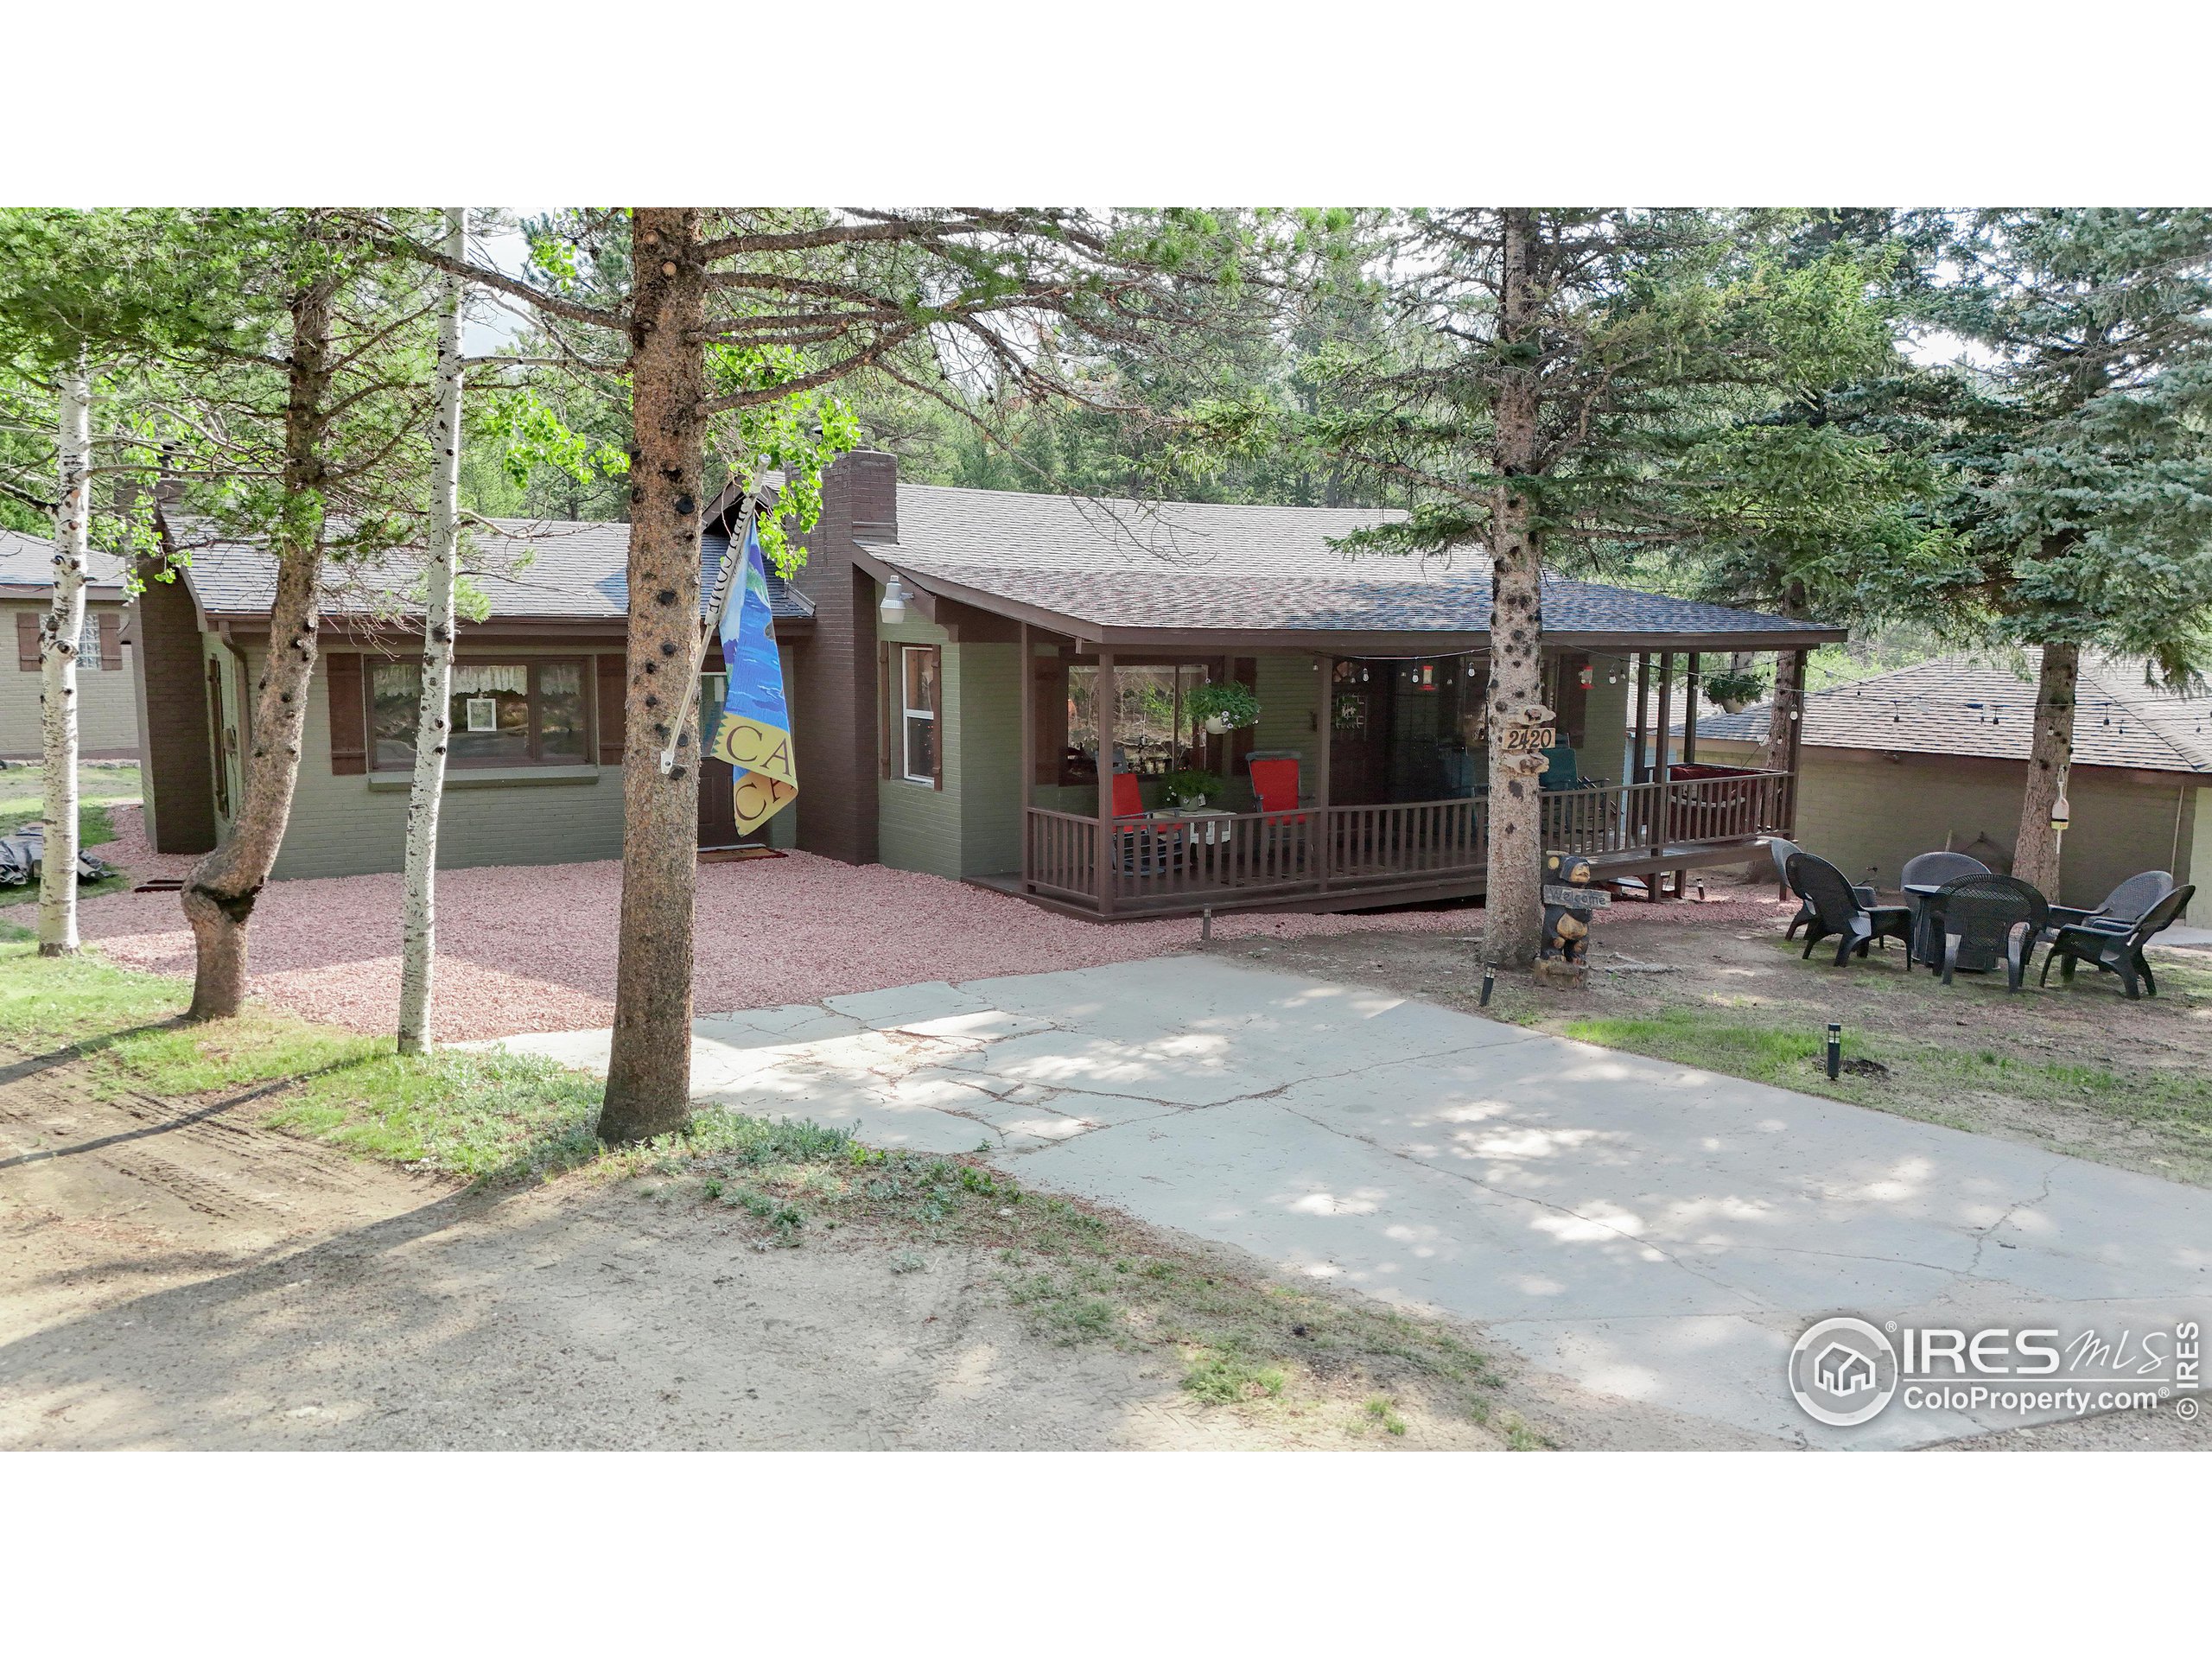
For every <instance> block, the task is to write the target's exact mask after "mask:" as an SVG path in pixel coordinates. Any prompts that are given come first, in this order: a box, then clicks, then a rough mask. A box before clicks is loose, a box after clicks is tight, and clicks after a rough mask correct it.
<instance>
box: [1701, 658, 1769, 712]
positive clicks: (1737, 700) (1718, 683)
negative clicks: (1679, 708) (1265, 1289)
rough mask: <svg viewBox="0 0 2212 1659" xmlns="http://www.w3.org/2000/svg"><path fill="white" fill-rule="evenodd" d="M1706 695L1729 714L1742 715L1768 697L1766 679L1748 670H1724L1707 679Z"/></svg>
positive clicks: (1709, 675) (1708, 676)
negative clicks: (1762, 698) (1764, 697)
mask: <svg viewBox="0 0 2212 1659" xmlns="http://www.w3.org/2000/svg"><path fill="white" fill-rule="evenodd" d="M1705 695H1706V696H1707V698H1708V699H1709V700H1711V701H1712V702H1713V703H1714V704H1715V705H1717V706H1718V707H1719V708H1720V709H1724V710H1725V711H1726V712H1727V713H1729V714H1732V715H1740V714H1741V713H1743V712H1744V710H1745V709H1748V708H1750V707H1751V705H1752V704H1753V703H1755V702H1758V700H1759V699H1760V698H1761V697H1763V696H1765V695H1766V677H1765V676H1764V674H1754V673H1753V672H1752V671H1751V670H1750V669H1748V668H1740V669H1738V668H1727V669H1723V670H1721V671H1720V672H1719V673H1718V674H1708V675H1707V676H1706V677H1705Z"/></svg>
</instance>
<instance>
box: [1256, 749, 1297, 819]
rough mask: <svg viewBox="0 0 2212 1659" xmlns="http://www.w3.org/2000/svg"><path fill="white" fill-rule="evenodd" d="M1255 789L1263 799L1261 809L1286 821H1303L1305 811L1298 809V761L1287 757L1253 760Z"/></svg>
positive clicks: (1269, 815) (1257, 794) (1261, 799)
mask: <svg viewBox="0 0 2212 1659" xmlns="http://www.w3.org/2000/svg"><path fill="white" fill-rule="evenodd" d="M1250 769H1251V773H1252V793H1253V794H1255V795H1256V796H1258V797H1259V799H1260V810H1261V811H1262V812H1264V813H1266V814H1267V815H1268V817H1275V818H1280V819H1281V821H1282V822H1283V823H1305V822H1306V815H1305V814H1304V813H1302V812H1300V810H1298V809H1299V806H1300V801H1299V798H1298V761H1297V759H1296V758H1295V757H1292V758H1290V759H1287V760H1258V759H1255V760H1253V761H1252V763H1251V768H1250Z"/></svg>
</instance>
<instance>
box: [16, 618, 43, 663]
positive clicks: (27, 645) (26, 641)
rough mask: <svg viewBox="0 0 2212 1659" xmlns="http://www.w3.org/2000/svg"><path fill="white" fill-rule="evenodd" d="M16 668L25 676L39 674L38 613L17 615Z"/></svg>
mask: <svg viewBox="0 0 2212 1659" xmlns="http://www.w3.org/2000/svg"><path fill="white" fill-rule="evenodd" d="M16 668H17V669H18V670H20V671H22V672H23V673H25V674H35V673H37V672H38V613H37V612H36V611H17V612H16Z"/></svg>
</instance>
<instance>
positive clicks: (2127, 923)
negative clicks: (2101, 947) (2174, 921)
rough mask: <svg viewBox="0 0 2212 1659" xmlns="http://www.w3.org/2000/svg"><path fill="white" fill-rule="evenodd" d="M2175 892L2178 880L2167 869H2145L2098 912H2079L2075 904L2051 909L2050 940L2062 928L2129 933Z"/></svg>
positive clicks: (2115, 890) (2116, 890) (2115, 891)
mask: <svg viewBox="0 0 2212 1659" xmlns="http://www.w3.org/2000/svg"><path fill="white" fill-rule="evenodd" d="M2173 890H2174V879H2173V877H2172V876H2171V875H2169V874H2166V872H2165V871H2164V870H2145V871H2144V872H2143V873H2142V874H2140V875H2131V876H2129V877H2128V878H2127V880H2125V881H2123V882H2121V883H2120V885H2119V886H2118V887H2114V888H2113V890H2112V891H2111V892H2110V893H2107V894H2106V895H2105V901H2104V903H2102V904H2101V905H2099V906H2097V907H2096V908H2095V909H2094V910H2076V909H2075V908H2074V907H2073V906H2071V905H2053V906H2051V907H2050V919H2051V924H2052V925H2051V926H2050V928H2048V929H2046V930H2045V933H2046V937H2048V936H2050V935H2055V934H2056V932H2057V931H2058V929H2060V928H2062V927H2094V928H2098V929H2101V930H2102V931H2105V932H2107V933H2125V932H2126V931H2127V930H2128V929H2129V928H2131V927H2133V926H2134V925H2135V924H2136V923H2138V922H2139V921H2141V920H2142V919H2143V912H2145V911H2146V910H2148V909H2150V908H2151V906H2153V905H2155V904H2157V903H2158V900H2159V899H2163V898H2164V897H2165V896H2166V895H2167V894H2168V893H2171V892H2172V891H2173Z"/></svg>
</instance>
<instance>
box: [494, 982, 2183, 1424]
mask: <svg viewBox="0 0 2212 1659" xmlns="http://www.w3.org/2000/svg"><path fill="white" fill-rule="evenodd" d="M505 1046H509V1047H512V1048H516V1049H519V1050H524V1051H527V1052H537V1053H543V1054H548V1055H551V1056H553V1057H555V1058H560V1059H563V1060H564V1061H568V1062H569V1063H572V1064H577V1065H586V1066H590V1065H600V1066H603V1065H604V1064H605V1059H606V1052H607V1033H605V1032H603V1031H601V1032H577V1033H555V1034H550V1035H539V1036H531V1037H521V1038H515V1039H508V1041H507V1043H506V1045H505ZM695 1065H696V1074H695V1082H696V1088H697V1090H698V1091H699V1093H700V1094H701V1095H702V1096H705V1097H707V1098H709V1099H715V1100H718V1101H722V1102H726V1103H728V1104H730V1105H732V1106H734V1107H737V1108H740V1109H744V1110H747V1111H750V1112H758V1113H765V1114H770V1115H784V1116H804V1117H811V1118H813V1119H815V1120H817V1122H823V1123H833V1124H840V1125H843V1126H845V1127H848V1128H851V1129H852V1130H853V1131H854V1132H855V1134H857V1135H860V1136H861V1137H862V1138H863V1139H866V1140H868V1141H872V1142H874V1143H875V1144H878V1145H900V1146H910V1147H918V1148H922V1149H928V1150H937V1151H948V1152H950V1151H973V1150H976V1149H978V1148H987V1149H988V1150H990V1151H991V1152H993V1153H995V1154H998V1155H999V1158H1000V1160H1001V1161H1002V1162H1003V1163H1005V1164H1006V1165H1007V1166H1008V1167H1010V1168H1012V1169H1014V1170H1016V1171H1018V1172H1019V1173H1020V1175H1021V1176H1022V1178H1023V1179H1025V1180H1027V1181H1030V1182H1033V1183H1037V1184H1039V1185H1046V1186H1050V1187H1054V1188H1058V1189H1059V1190H1062V1191H1065V1192H1073V1193H1077V1194H1081V1195H1084V1196H1087V1197H1090V1198H1098V1199H1103V1200H1104V1201H1107V1202H1109V1203H1111V1204H1113V1205H1117V1206H1119V1207H1121V1208H1122V1209H1124V1210H1126V1211H1129V1212H1130V1213H1132V1214H1134V1215H1136V1216H1138V1217H1142V1218H1143V1219H1145V1220H1147V1221H1150V1222H1154V1223H1157V1224H1163V1225H1167V1226H1173V1227H1176V1228H1180V1229H1182V1230H1185V1231H1186V1232H1190V1233H1195V1234H1198V1235H1200V1236H1205V1237H1207V1238H1211V1239H1216V1240H1220V1241H1223V1242H1224V1243H1230V1244H1234V1245H1237V1246H1240V1247H1242V1248H1243V1249H1248V1250H1250V1251H1253V1252H1255V1254H1257V1255H1262V1256H1263V1257H1266V1258H1268V1259H1269V1260H1272V1261H1274V1262H1277V1263H1279V1264H1281V1267H1282V1268H1284V1269H1286V1270H1287V1271H1288V1272H1291V1273H1294V1274H1306V1275H1310V1276H1312V1277H1313V1278H1317V1279H1324V1280H1328V1281H1334V1282H1336V1283H1338V1284H1342V1285H1344V1286H1348V1287H1356V1288H1357V1289H1359V1290H1361V1291H1363V1292H1366V1293H1368V1294H1372V1295H1375V1296H1378V1297H1381V1298H1383V1299H1386V1300H1391V1301H1395V1302H1399V1303H1403V1304H1408V1305H1414V1306H1425V1307H1433V1308H1440V1309H1445V1310H1448V1311H1449V1312H1451V1313H1455V1314H1458V1315H1459V1316H1461V1317H1463V1318H1466V1319H1473V1320H1477V1321H1479V1322H1480V1323H1481V1324H1482V1325H1484V1326H1485V1327H1486V1328H1487V1330H1488V1332H1489V1333H1490V1335H1491V1338H1492V1339H1493V1340H1494V1341H1497V1342H1502V1343H1503V1344H1507V1345H1510V1347H1512V1348H1514V1349H1516V1350H1518V1351H1520V1352H1521V1353H1522V1354H1523V1355H1524V1356H1526V1357H1528V1358H1529V1360H1530V1361H1532V1362H1533V1363H1535V1364H1536V1365H1537V1366H1538V1367H1540V1368H1541V1369H1542V1370H1548V1371H1552V1372H1555V1373H1558V1374H1560V1375H1561V1376H1566V1377H1567V1378H1568V1379H1570V1380H1571V1381H1573V1383H1576V1384H1578V1385H1579V1386H1581V1387H1583V1388H1586V1389H1592V1390H1594V1391H1597V1392H1599V1393H1603V1394H1607V1395H1618V1396H1622V1397H1626V1398H1630V1399H1635V1400H1639V1401H1643V1402H1649V1403H1651V1404H1654V1405H1658V1406H1662V1407H1665V1408H1670V1409H1672V1410H1675V1411H1679V1412H1683V1413H1687V1414H1691V1415H1693V1416H1701V1417H1705V1418H1708V1419H1712V1420H1716V1421H1720V1422H1725V1423H1727V1424H1730V1425H1733V1426H1735V1427H1739V1428H1744V1429H1749V1430H1752V1431H1755V1432H1758V1433H1768V1434H1772V1435H1776V1436H1778V1437H1781V1438H1783V1439H1786V1440H1793V1441H1799V1442H1803V1443H1809V1444H1814V1445H1827V1446H1910V1445H1918V1444H1926V1443H1929V1442H1933V1441H1936V1440H1945V1439H1948V1438H1952V1437H1955V1436H1959V1435H1963V1434H1970V1433H1980V1432H1983V1431H1985V1430H1986V1429H1988V1428H1991V1427H2010V1426H2012V1425H2014V1424H2017V1423H2019V1422H2022V1421H2049V1420H2050V1419H2052V1418H2054V1417H2059V1416H2064V1415H2069V1414H2074V1413H2069V1412H2068V1411H2065V1410H2046V1411H2043V1412H2040V1413H2036V1412H2031V1413H2027V1414H1998V1413H1995V1412H1993V1411H1988V1410H1975V1411H1963V1412H1936V1411H1919V1412H1907V1411H1905V1410H1903V1409H1900V1408H1898V1407H1897V1406H1895V1405H1892V1407H1891V1408H1890V1409H1888V1410H1887V1411H1885V1413H1884V1414H1882V1415H1881V1416H1879V1417H1877V1418H1876V1419H1875V1420H1874V1421H1872V1422H1870V1423H1868V1424H1866V1425H1865V1426H1863V1427H1858V1428H1853V1429H1830V1428H1825V1427H1821V1426H1820V1425H1818V1424H1815V1422H1813V1421H1811V1420H1810V1419H1809V1418H1808V1417H1806V1416H1805V1415H1804V1414H1802V1412H1801V1411H1800V1410H1799V1409H1798V1408H1797V1406H1796V1403H1795V1402H1794V1401H1793V1399H1792V1398H1791V1395H1790V1394H1789V1389H1788V1386H1787V1383H1786V1381H1785V1376H1784V1365H1785V1362H1786V1357H1787V1355H1788V1353H1789V1348H1790V1345H1791V1344H1793V1343H1794V1342H1795V1341H1796V1338H1797V1336H1798V1334H1799V1333H1800V1332H1802V1330H1803V1329H1804V1328H1805V1327H1806V1325H1808V1324H1809V1323H1810V1322H1812V1321H1813V1320H1815V1319H1819V1318H1821V1317H1824V1316H1827V1315H1831V1314H1839V1313H1855V1314H1859V1315H1863V1316H1864V1317H1866V1319H1870V1320H1872V1321H1874V1322H1876V1323H1877V1324H1880V1323H1883V1322H1885V1321H1891V1320H1894V1321H1897V1323H1898V1324H1899V1325H1904V1326H1907V1327H1913V1328H1920V1327H1925V1326H1927V1325H1946V1326H1961V1325H1962V1326H1965V1327H1967V1328H1968V1329H1972V1328H1974V1327H1976V1326H1979V1325H1985V1324H1996V1325H2012V1326H2013V1327H2015V1328H2017V1327H2018V1325H2020V1323H2021V1322H2022V1321H2023V1320H2024V1319H2029V1320H2031V1322H2032V1323H2035V1324H2037V1325H2053V1326H2056V1327H2059V1328H2060V1329H2061V1330H2062V1331H2063V1332H2064V1333H2065V1338H2066V1339H2070V1338H2072V1337H2073V1336H2074V1335H2075V1333H2076V1332H2082V1331H2087V1330H2094V1332H2097V1333H2098V1335H2099V1338H2101V1340H2104V1341H2107V1342H2113V1341H2114V1340H2115V1339H2116V1338H2118V1337H2119V1336H2120V1332H2123V1331H2128V1332H2134V1333H2136V1335H2137V1337H2138V1338H2139V1337H2140V1335H2141V1333H2143V1332H2145V1331H2146V1330H2148V1329H2151V1328H2153V1327H2160V1326H2165V1325H2171V1324H2172V1323H2174V1322H2175V1321H2177V1320H2179V1319H2196V1320H2198V1321H2200V1322H2201V1323H2208V1324H2212V1193H2208V1192H2203V1191H2201V1190H2199V1189H2196V1188H2194V1187H2188V1186H2182V1185H2173V1184H2170V1183H2167V1182H2164V1181H2160V1180H2158V1179H2155V1178H2152V1177H2149V1176H2144V1175H2138V1174H2134V1173H2129V1172H2126V1171H2123V1170H2117V1169H2111V1168H2107V1167H2105V1166H2101V1165H2096V1164H2090V1163H2084V1162H2082V1161H2079V1160H2074V1159H2070V1158H2065V1157H2060V1156H2057V1155H2055V1154H2050V1153H2046V1152H2042V1151H2039V1150H2037V1148H2035V1147H2028V1146H2024V1145H2019V1144H2016V1143H2013V1142H2011V1141H1999V1140H1994V1139H1992V1138H1989V1137H1987V1136H1982V1135H1968V1134H1966V1133H1963V1132H1961V1131H1957V1130H1952V1129H1947V1128H1939V1127H1936V1126H1933V1125H1929V1124H1923V1123H1916V1122H1910V1121H1909V1120H1906V1119H1904V1118H1898V1117H1893V1116H1888V1115H1886V1114H1884V1113H1880V1112H1875V1111H1870V1110H1866V1109H1861V1108H1858V1107H1853V1106H1848V1105H1844V1104H1840V1103H1835V1102H1831V1101H1826V1100H1820V1099H1815V1098H1813V1097H1811V1096H1803V1095H1797V1094H1792V1093H1789V1092H1788V1091H1786V1090H1777V1089H1772V1088H1768V1087H1764V1086H1763V1085H1760V1084H1751V1083H1745V1082H1741V1081H1738V1080H1737V1079H1735V1078H1732V1077H1719V1076H1715V1075H1713V1074H1711V1073H1708V1072H1702V1071H1688V1070H1685V1069H1683V1068H1682V1067H1681V1066H1679V1065H1670V1064H1668V1063H1665V1062H1662V1061H1656V1060H1646V1059H1642V1058H1637V1057H1634V1056H1630V1055H1625V1054H1620V1053H1616V1052H1612V1051H1610V1050H1606V1049H1600V1048H1594V1047H1591V1046H1586V1045H1583V1044H1578V1043H1573V1042H1568V1041H1566V1040H1564V1039H1560V1038H1555V1037H1551V1036H1548V1035H1543V1034H1540V1033H1531V1032H1528V1031H1524V1030H1522V1029H1519V1028H1517V1027H1512V1026H1507V1025H1501V1024H1497V1023H1494V1022H1492V1021H1490V1020H1483V1019H1479V1018H1476V1017H1473V1016H1471V1015H1468V1014H1459V1013H1455V1012H1452V1011H1451V1010H1448V1009H1445V1008H1440V1007H1435V1006H1433V1005H1430V1004H1427V1003H1423V1002H1420V1001H1410V1000H1408V999H1406V998H1403V997H1399V996H1395V995H1389V994H1386V993H1382V992H1376V991H1368V990H1363V989H1359V988H1352V987H1348V986H1344V985H1338V984H1331V983H1325V982H1320V981H1317V980H1311V979H1306V978H1301V977H1297V976H1290V975H1285V974H1278V973H1271V972H1268V971H1265V970H1262V969H1254V968H1250V967H1247V966H1244V965H1243V964H1241V963H1231V962H1228V961H1224V960H1221V959H1218V958H1212V957H1202V956H1190V957H1171V958H1166V959H1162V960H1155V961H1149V962H1135V963H1122V964H1118V965H1115V966H1110V967H1103V968H1094V969H1084V970H1081V971H1077V972H1069V973H1052V974H1037V975H1028V976H1020V977H1014V978H1004V979H987V980H979V981H973V982H968V983H965V984H961V985H953V984H948V983H934V984H920V985H912V986H907V987H904V988H899V989H896V990H889V991H878V992H871V993H868V994H866V995H856V996H840V997H831V998H829V999H828V1000H827V1001H825V1002H823V1003H821V1004H807V1005H800V1006H797V1007H780V1008H770V1009H764V1010H760V1011H757V1012H753V1013H743V1014H728V1015H725V1016H720V1017H715V1018H710V1019H704V1020H700V1021H699V1022H698V1027H697V1035H696V1048H695ZM1968 1380H1969V1381H1972V1380H1974V1379H1971V1378H1970V1379H1968ZM2118 1380H2121V1381H2125V1380H2126V1379H2125V1377H2120V1378H2118Z"/></svg>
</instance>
